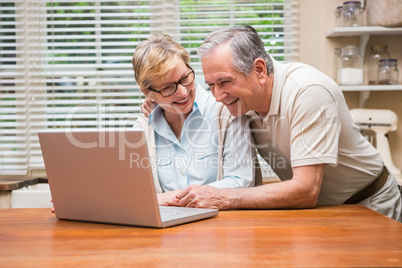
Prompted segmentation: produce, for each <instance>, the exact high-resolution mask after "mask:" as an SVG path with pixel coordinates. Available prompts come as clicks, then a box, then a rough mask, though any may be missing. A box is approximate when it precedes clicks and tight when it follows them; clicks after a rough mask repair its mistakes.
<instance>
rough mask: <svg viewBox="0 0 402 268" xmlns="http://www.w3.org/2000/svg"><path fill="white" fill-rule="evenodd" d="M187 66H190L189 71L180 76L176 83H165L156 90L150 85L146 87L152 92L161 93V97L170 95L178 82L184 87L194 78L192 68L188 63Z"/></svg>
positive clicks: (174, 90)
mask: <svg viewBox="0 0 402 268" xmlns="http://www.w3.org/2000/svg"><path fill="white" fill-rule="evenodd" d="M187 67H188V68H190V69H191V71H190V72H189V73H187V74H186V75H185V76H183V77H182V78H180V80H179V81H177V82H176V83H172V84H170V85H167V86H166V87H164V88H162V89H161V90H156V89H153V88H150V87H149V88H148V89H149V90H151V91H153V92H156V93H159V94H161V95H162V97H164V98H167V97H170V96H172V95H173V94H174V93H176V91H177V85H178V84H180V85H182V86H183V87H185V86H188V85H190V84H191V83H192V82H193V81H194V78H195V75H194V70H193V69H192V68H191V67H190V66H188V65H187Z"/></svg>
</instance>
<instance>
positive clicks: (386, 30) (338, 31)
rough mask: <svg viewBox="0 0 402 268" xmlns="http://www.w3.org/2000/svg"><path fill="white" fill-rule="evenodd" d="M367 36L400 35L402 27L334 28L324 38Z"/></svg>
mask: <svg viewBox="0 0 402 268" xmlns="http://www.w3.org/2000/svg"><path fill="white" fill-rule="evenodd" d="M365 34H369V35H377V36H382V35H402V27H395V28H392V27H382V26H362V27H336V28H333V29H331V30H330V31H328V32H327V33H326V35H325V36H326V37H346V36H362V35H365Z"/></svg>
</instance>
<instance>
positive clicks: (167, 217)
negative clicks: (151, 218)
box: [161, 212, 181, 221]
mask: <svg viewBox="0 0 402 268" xmlns="http://www.w3.org/2000/svg"><path fill="white" fill-rule="evenodd" d="M180 215H181V213H177V212H176V213H175V212H161V218H162V220H163V221H166V220H170V219H172V218H176V217H177V216H180Z"/></svg>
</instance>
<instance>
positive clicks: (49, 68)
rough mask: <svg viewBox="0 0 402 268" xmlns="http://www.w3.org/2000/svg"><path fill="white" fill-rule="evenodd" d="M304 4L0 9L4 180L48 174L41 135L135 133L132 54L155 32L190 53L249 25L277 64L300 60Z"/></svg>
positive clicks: (176, 1) (246, 1) (230, 0)
mask: <svg viewBox="0 0 402 268" xmlns="http://www.w3.org/2000/svg"><path fill="white" fill-rule="evenodd" d="M297 10H298V7H297V0H272V1H269V0H260V1H258V0H257V1H256V0H254V1H251V0H225V1H219V0H217V1H212V0H211V1H197V0H186V1H183V0H148V1H103V0H90V1H77V0H69V1H63V0H61V1H60V0H59V1H57V0H54V1H29V0H19V1H18V0H15V1H7V0H3V1H1V2H0V48H1V50H0V51H1V52H0V175H37V174H43V172H44V164H43V159H42V155H41V150H40V146H39V141H38V136H37V132H38V131H40V130H43V129H51V128H65V129H70V128H87V129H93V128H108V129H114V128H128V127H131V125H132V122H133V121H134V120H135V119H136V118H137V114H138V113H140V112H141V110H140V104H141V103H142V102H143V98H144V97H143V95H142V93H141V92H140V90H139V87H138V86H137V85H136V83H135V81H134V75H133V71H132V67H131V56H132V54H133V52H134V50H135V47H136V45H137V44H138V43H139V42H140V41H142V40H144V39H146V38H147V37H149V36H150V35H151V34H154V33H166V34H169V35H171V36H172V38H173V39H174V40H175V41H177V42H179V43H180V44H182V45H183V46H184V47H185V48H186V49H187V50H188V51H189V53H190V55H191V65H192V67H193V68H194V69H195V71H196V80H197V82H198V83H201V84H203V80H204V78H203V75H202V70H201V63H200V60H199V59H198V57H197V54H196V49H197V48H198V47H199V46H200V45H201V43H202V41H203V39H204V38H205V36H206V35H207V34H208V33H210V32H211V31H212V30H214V29H216V28H218V27H221V26H225V25H239V24H249V25H252V26H253V27H254V28H255V29H256V30H257V31H258V32H259V34H260V36H261V38H262V39H263V41H264V43H265V44H266V50H267V52H268V53H270V54H271V55H272V56H273V57H274V58H276V59H278V60H280V61H294V60H297V17H298V15H297Z"/></svg>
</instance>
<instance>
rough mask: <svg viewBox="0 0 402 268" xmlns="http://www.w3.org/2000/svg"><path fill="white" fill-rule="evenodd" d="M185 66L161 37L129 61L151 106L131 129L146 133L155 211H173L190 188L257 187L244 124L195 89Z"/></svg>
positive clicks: (175, 47)
mask: <svg viewBox="0 0 402 268" xmlns="http://www.w3.org/2000/svg"><path fill="white" fill-rule="evenodd" d="M189 60H190V57H189V54H188V52H187V51H186V50H185V49H184V48H183V47H182V46H180V45H179V44H178V43H176V42H174V41H173V40H172V39H171V38H170V36H168V35H162V34H157V35H153V36H151V37H150V38H149V39H147V40H145V41H143V42H141V43H140V44H139V45H138V46H137V47H136V50H135V53H134V55H133V58H132V64H133V68H134V73H135V79H136V81H137V84H138V85H139V86H140V89H141V91H142V92H143V93H144V95H145V96H146V97H147V99H153V100H154V101H155V102H156V104H157V107H156V108H155V109H154V110H153V111H152V112H151V114H150V116H149V118H147V117H145V116H140V117H139V119H138V121H137V126H136V127H140V128H142V129H143V130H144V131H145V132H146V136H147V142H148V146H149V152H150V157H151V163H153V164H154V165H155V167H156V168H154V169H153V170H154V178H155V185H156V191H157V193H158V201H159V204H160V205H174V206H178V201H179V200H178V199H177V198H176V193H177V191H178V190H180V189H183V188H185V187H187V186H189V185H191V184H198V185H204V184H208V185H210V186H213V187H216V188H238V187H251V186H255V185H259V184H261V174H260V171H259V169H258V168H256V167H255V166H256V165H257V166H258V161H257V158H256V155H255V149H254V147H253V143H252V141H251V136H250V133H249V130H248V128H247V122H246V118H245V117H238V118H234V117H232V116H231V115H230V113H229V112H228V111H227V109H226V108H225V107H224V106H223V105H222V104H218V103H217V102H216V101H215V98H214V97H213V96H212V95H211V94H210V93H209V92H207V91H206V90H205V89H203V88H202V87H201V86H200V85H198V84H196V83H195V73H194V70H193V69H192V68H191V67H190V65H189ZM256 175H257V176H256ZM254 178H256V180H255V179H254Z"/></svg>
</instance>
